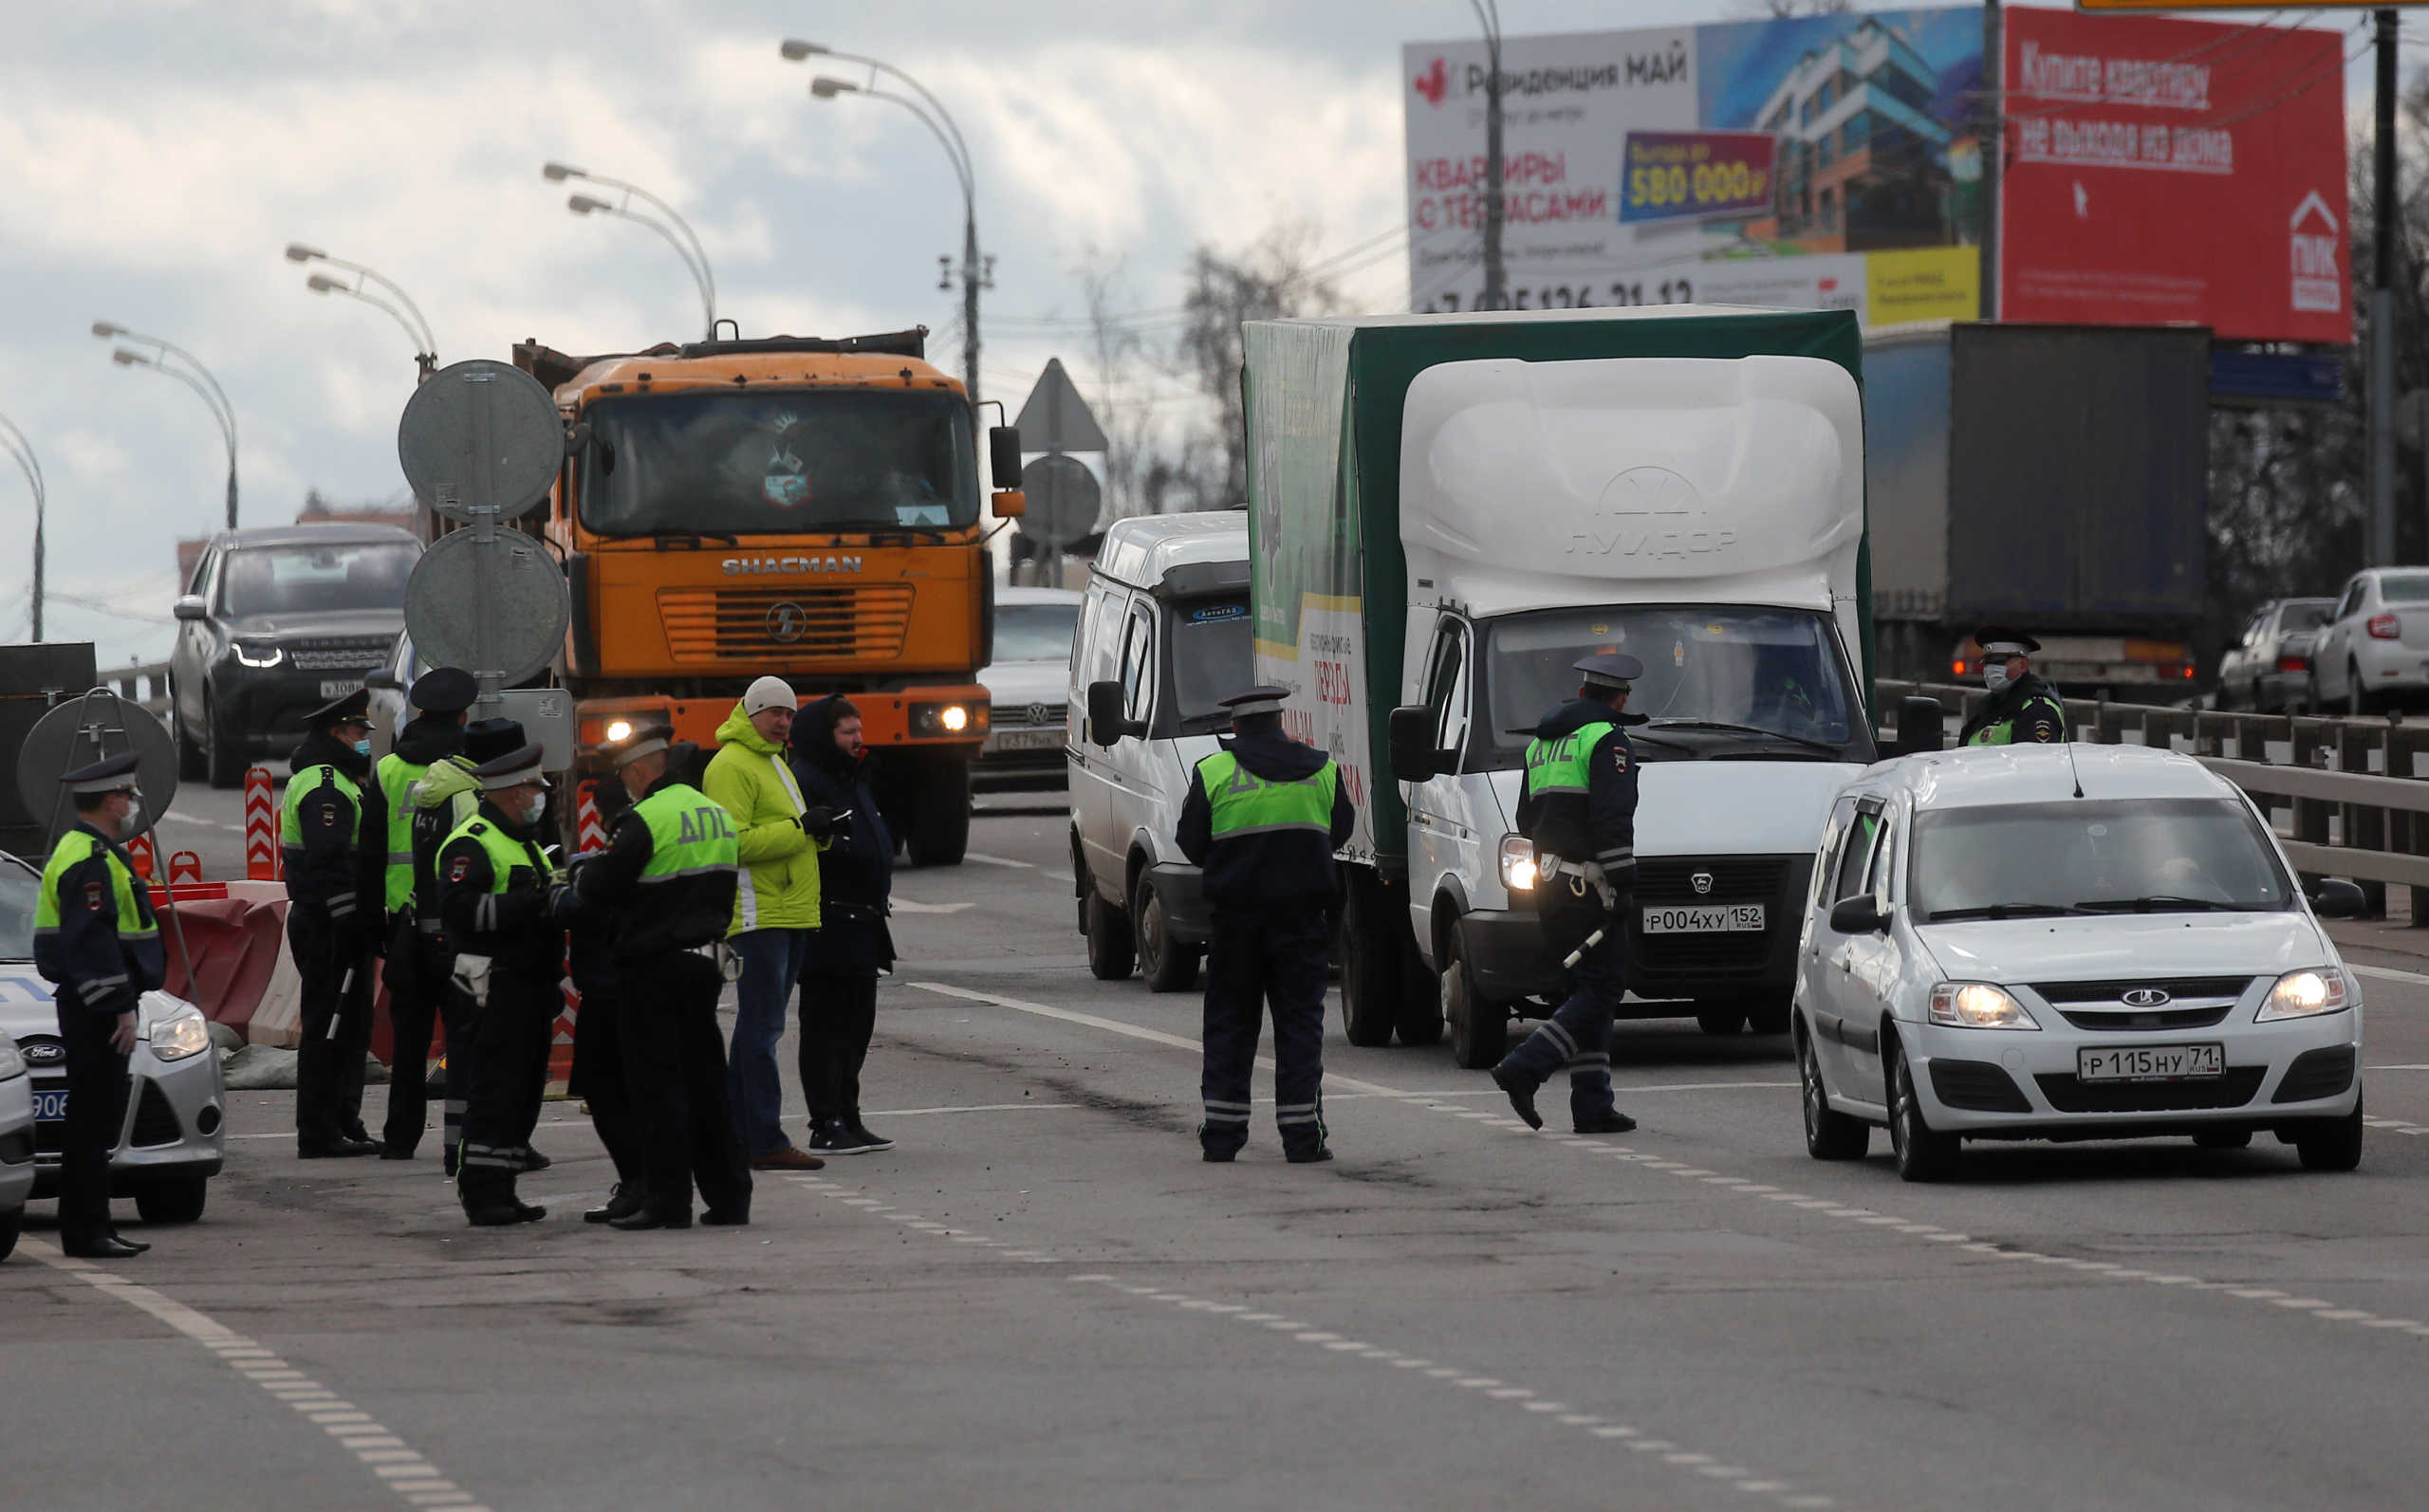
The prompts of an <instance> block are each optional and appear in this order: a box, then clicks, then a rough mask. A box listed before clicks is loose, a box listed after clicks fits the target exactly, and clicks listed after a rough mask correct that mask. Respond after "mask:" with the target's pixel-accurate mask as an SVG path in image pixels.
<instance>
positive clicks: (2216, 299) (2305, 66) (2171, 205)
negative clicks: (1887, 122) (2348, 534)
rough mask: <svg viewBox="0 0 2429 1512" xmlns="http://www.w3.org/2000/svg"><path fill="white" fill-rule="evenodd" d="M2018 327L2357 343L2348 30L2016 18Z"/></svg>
mask: <svg viewBox="0 0 2429 1512" xmlns="http://www.w3.org/2000/svg"><path fill="white" fill-rule="evenodd" d="M2006 29H2007V48H2006V52H2007V56H2006V96H2005V98H2006V101H2007V108H2006V122H2005V124H2006V133H2007V154H2006V157H2005V165H2004V167H2003V169H2002V171H2001V174H2000V178H1999V257H1998V272H1999V306H1998V312H1999V318H2000V319H2002V320H2008V321H2028V322H2030V321H2038V322H2050V323H2084V324H2096V325H2158V324H2169V323H2182V324H2192V325H2207V326H2210V327H2211V328H2212V329H2214V330H2215V331H2216V333H2217V334H2218V336H2219V337H2220V338H2222V339H2225V340H2233V341H2311V342H2322V343H2327V344H2336V345H2341V344H2344V343H2346V342H2349V341H2352V340H2353V312H2352V302H2351V300H2350V299H2349V298H2348V297H2347V295H2346V280H2347V270H2348V267H2349V257H2348V254H2349V251H2350V249H2349V246H2348V242H2347V234H2348V231H2347V226H2346V194H2345V185H2346V176H2345V175H2346V162H2345V56H2344V44H2345V38H2344V35H2343V34H2342V33H2341V32H2336V31H2327V30H2315V29H2296V30H2286V29H2282V28H2269V27H2258V26H2253V27H2239V26H2220V25H2217V24H2216V23H2212V22H2206V21H2168V20H2160V19H2156V18H2147V17H2142V16H2088V15H2078V14H2076V13H2074V12H2072V11H2068V10H2034V9H2011V10H2010V11H2009V12H2008V13H2007V28H2006Z"/></svg>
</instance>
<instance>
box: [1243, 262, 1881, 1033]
mask: <svg viewBox="0 0 2429 1512" xmlns="http://www.w3.org/2000/svg"><path fill="white" fill-rule="evenodd" d="M1245 338H1246V351H1247V371H1246V376H1245V389H1246V393H1247V399H1248V427H1249V499H1250V509H1249V515H1250V532H1251V552H1250V555H1251V560H1252V572H1253V580H1252V612H1253V614H1254V616H1255V623H1254V635H1255V642H1256V645H1255V649H1256V671H1257V676H1258V678H1259V680H1260V681H1266V682H1272V683H1277V684H1280V685H1282V686H1283V687H1286V688H1288V689H1289V690H1290V696H1289V702H1288V704H1287V705H1286V712H1285V716H1284V717H1285V719H1286V721H1287V723H1288V726H1289V728H1290V730H1291V732H1292V733H1293V734H1295V735H1297V736H1299V737H1300V738H1302V739H1306V740H1308V741H1310V742H1312V743H1314V744H1315V745H1317V746H1319V747H1323V748H1324V749H1326V750H1327V751H1329V752H1330V753H1331V754H1332V755H1333V757H1334V758H1335V759H1336V760H1337V761H1338V762H1339V763H1340V764H1341V766H1342V769H1343V780H1344V783H1345V784H1347V785H1348V788H1349V791H1350V793H1351V794H1352V796H1353V797H1354V798H1355V799H1356V801H1357V802H1358V805H1359V822H1358V830H1357V834H1356V835H1355V837H1354V838H1353V839H1352V840H1351V841H1350V843H1349V845H1348V846H1347V847H1346V848H1345V849H1344V852H1343V853H1342V858H1343V860H1344V862H1345V863H1346V866H1345V876H1346V882H1345V887H1344V898H1343V917H1342V942H1343V943H1342V950H1343V973H1342V977H1343V999H1344V1016H1345V1018H1346V1020H1347V1023H1346V1029H1347V1033H1348V1036H1349V1038H1350V1040H1351V1041H1352V1042H1355V1043H1359V1044H1381V1043H1384V1042H1388V1041H1389V1040H1390V1039H1391V1038H1392V1037H1393V1036H1394V1035H1395V1034H1397V1035H1398V1036H1399V1038H1400V1041H1401V1042H1404V1043H1427V1042H1433V1041H1436V1040H1437V1039H1439V1038H1440V1036H1441V1033H1442V1031H1443V1028H1444V1026H1445V1024H1446V1023H1447V1025H1448V1026H1449V1028H1450V1030H1451V1032H1452V1034H1453V1036H1454V1039H1455V1042H1456V1058H1457V1060H1458V1061H1459V1063H1460V1064H1462V1065H1467V1066H1482V1065H1489V1064H1491V1063H1492V1062H1493V1060H1497V1059H1498V1058H1499V1057H1500V1055H1501V1053H1502V1049H1503V1045H1504V1042H1505V1040H1506V1037H1507V1034H1508V1032H1509V1028H1510V1024H1511V1020H1512V1018H1513V1017H1530V1016H1540V1015H1542V1014H1545V1013H1548V1011H1549V1010H1550V1007H1551V1006H1553V1005H1555V1004H1556V999H1557V994H1558V993H1559V992H1560V991H1561V990H1562V987H1563V980H1562V979H1563V972H1562V970H1561V968H1560V966H1559V963H1558V962H1557V961H1555V960H1552V959H1551V958H1550V957H1549V956H1548V952H1547V951H1546V950H1544V948H1543V945H1542V940H1541V935H1540V931H1539V930H1538V928H1537V925H1536V920H1535V916H1534V913H1533V911H1532V907H1531V904H1532V892H1531V889H1532V884H1533V864H1532V853H1531V849H1530V846H1529V845H1528V842H1527V840H1526V838H1525V837H1524V836H1522V835H1519V834H1517V833H1516V823H1515V819H1516V814H1517V807H1518V797H1519V791H1520V784H1521V780H1522V766H1523V761H1524V754H1525V749H1526V745H1527V741H1528V739H1529V736H1530V733H1531V731H1532V728H1533V727H1534V725H1535V723H1536V721H1537V720H1538V719H1539V718H1540V717H1541V716H1542V714H1543V713H1544V712H1545V711H1547V710H1549V709H1551V708H1553V707H1554V706H1555V705H1557V704H1559V703H1561V702H1562V701H1563V700H1564V699H1566V698H1567V697H1569V696H1570V695H1571V694H1572V693H1573V691H1575V688H1576V685H1577V682H1578V678H1577V675H1576V673H1574V672H1572V671H1571V664H1572V663H1573V662H1575V661H1576V660H1577V659H1578V658H1579V657H1581V656H1585V655H1591V654H1594V653H1597V652H1624V653H1626V654H1628V655H1634V656H1636V657H1638V658H1639V659H1640V660H1641V661H1642V662H1643V663H1644V665H1645V675H1644V678H1643V680H1642V681H1641V682H1639V683H1638V684H1637V686H1636V690H1635V694H1634V697H1633V699H1632V701H1631V702H1630V704H1629V706H1628V708H1629V712H1630V714H1631V715H1636V716H1643V717H1644V720H1645V722H1644V723H1641V724H1638V725H1636V726H1635V727H1634V728H1632V729H1631V730H1630V735H1631V738H1632V739H1633V741H1634V742H1635V746H1636V749H1637V752H1638V755H1639V758H1640V761H1641V772H1642V777H1641V802H1640V806H1639V809H1638V813H1637V835H1636V847H1637V856H1638V857H1639V863H1638V884H1637V894H1636V902H1635V909H1634V913H1633V914H1632V916H1631V917H1629V918H1628V919H1627V920H1626V924H1627V927H1628V931H1629V936H1630V951H1629V953H1630V958H1631V967H1630V981H1631V999H1632V1001H1631V1004H1630V1006H1629V1010H1628V1011H1629V1012H1631V1013H1632V1014H1635V1015H1638V1016H1643V1017H1666V1016H1673V1015H1677V1016H1686V1015H1693V1016H1694V1017H1695V1018H1696V1019H1697V1021H1698V1022H1699V1023H1701V1024H1702V1026H1703V1027H1704V1028H1705V1029H1706V1030H1707V1031H1710V1032H1713V1033H1735V1032H1738V1031H1739V1030H1741V1029H1743V1028H1745V1027H1746V1026H1747V1025H1748V1024H1749V1023H1752V1026H1753V1027H1754V1028H1755V1029H1756V1030H1758V1031H1761V1032H1780V1031H1783V1030H1785V1029H1786V1027H1787V1024H1788V1012H1789V995H1790V993H1791V991H1792V988H1793V983H1794V968H1795V958H1796V951H1797V949H1798V937H1797V936H1798V926H1799V914H1800V907H1799V905H1800V903H1801V901H1802V900H1803V899H1804V897H1805V895H1806V892H1807V883H1808V878H1809V877H1810V876H1811V870H1812V865H1813V852H1814V847H1815V845H1816V843H1817V842H1818V840H1819V839H1820V836H1821V832H1822V826H1823V821H1824V820H1825V818H1826V815H1827V812H1828V807H1829V802H1830V797H1831V795H1832V794H1833V793H1835V792H1836V791H1837V790H1838V788H1839V787H1840V786H1841V784H1844V783H1845V782H1846V781H1847V779H1848V778H1849V777H1851V776H1853V775H1854V774H1855V773H1856V772H1858V771H1860V770H1862V769H1863V766H1865V765H1868V764H1870V763H1871V762H1872V761H1874V760H1875V759H1876V758H1877V755H1878V753H1877V752H1876V749H1875V747H1874V740H1873V726H1872V721H1871V719H1870V718H1869V717H1868V713H1867V696H1866V695H1867V691H1868V684H1867V681H1866V679H1867V677H1868V675H1869V666H1868V661H1869V656H1868V654H1867V647H1868V640H1869V631H1870V627H1869V624H1868V622H1867V619H1866V617H1865V614H1864V612H1863V609H1864V587H1863V553H1864V512H1863V414H1862V406H1861V400H1860V396H1859V392H1858V375H1859V371H1860V363H1861V359H1862V341H1861V339H1860V335H1859V332H1858V330H1857V326H1856V323H1855V319H1854V317H1853V316H1852V315H1851V314H1848V313H1846V312H1844V311H1785V310H1752V309H1734V308H1720V307H1707V306H1694V305H1684V306H1669V307H1657V308H1616V309H1589V310H1528V311H1494V312H1486V313H1480V314H1461V315H1408V316H1382V317H1364V318H1356V319H1341V320H1309V321H1274V322H1256V323H1250V324H1248V325H1247V326H1246V327H1245ZM1387 756H1388V760H1387Z"/></svg>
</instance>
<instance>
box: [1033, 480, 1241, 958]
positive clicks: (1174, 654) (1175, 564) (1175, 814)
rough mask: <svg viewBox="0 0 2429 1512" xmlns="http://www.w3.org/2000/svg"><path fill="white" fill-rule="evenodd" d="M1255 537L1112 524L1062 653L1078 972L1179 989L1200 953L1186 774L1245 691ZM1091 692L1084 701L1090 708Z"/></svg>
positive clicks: (1167, 525) (1212, 521)
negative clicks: (1183, 820) (1186, 839)
mask: <svg viewBox="0 0 2429 1512" xmlns="http://www.w3.org/2000/svg"><path fill="white" fill-rule="evenodd" d="M1251 663H1252V657H1251V654H1250V645H1249V526H1248V517H1247V516H1246V515H1245V514H1244V513H1241V512H1239V511H1236V510H1223V511H1219V512H1209V513H1202V514H1180V515H1157V516H1148V517H1142V518H1139V519H1133V520H1122V521H1119V522H1117V523H1116V524H1115V525H1114V526H1113V528H1112V529H1110V530H1108V531H1107V532H1105V538H1104V544H1103V547H1102V548H1101V549H1100V550H1099V551H1098V552H1097V560H1096V567H1095V570H1094V571H1093V572H1092V573H1090V575H1089V578H1088V592H1087V601H1086V602H1085V604H1084V605H1082V606H1081V610H1080V632H1079V635H1078V636H1075V637H1074V638H1073V640H1072V642H1071V687H1070V696H1069V699H1068V701H1067V707H1068V709H1069V710H1070V718H1071V721H1072V724H1071V737H1070V745H1069V755H1068V760H1069V765H1070V789H1071V878H1072V893H1073V895H1074V896H1075V897H1076V898H1077V899H1078V900H1079V924H1080V932H1081V933H1082V934H1084V935H1085V936H1087V941H1088V969H1089V970H1090V971H1092V972H1094V973H1095V974H1096V976H1097V977H1098V978H1099V979H1101V980H1103V981H1107V982H1114V981H1120V980H1121V979H1122V978H1123V977H1126V976H1128V975H1129V974H1130V972H1131V969H1132V968H1133V966H1134V965H1135V966H1136V967H1137V968H1139V970H1140V974H1141V975H1143V976H1144V977H1145V978H1146V979H1147V986H1149V987H1151V988H1153V989H1154V990H1156V991H1158V992H1180V991H1186V990H1187V989H1188V988H1189V987H1191V986H1194V985H1195V984H1196V981H1197V963H1198V961H1199V959H1200V958H1201V957H1202V956H1203V955H1204V954H1205V950H1206V935H1207V925H1208V919H1207V910H1206V902H1205V896H1204V894H1203V893H1202V892H1201V891H1200V889H1199V884H1198V875H1197V868H1196V867H1195V866H1193V865H1191V864H1190V863H1189V862H1188V861H1187V860H1186V859H1184V858H1183V857H1182V856H1181V854H1180V849H1179V847H1178V846H1177V844H1175V843H1174V840H1173V831H1174V829H1175V827H1176V826H1177V824H1178V823H1179V821H1180V805H1181V802H1182V800H1184V799H1185V798H1187V797H1188V795H1189V779H1190V773H1191V771H1192V770H1193V769H1194V768H1195V767H1196V765H1197V764H1198V763H1199V762H1200V761H1203V760H1204V759H1205V758H1206V757H1208V756H1211V755H1213V754H1214V750H1215V744H1214V737H1215V736H1216V735H1218V734H1221V733H1223V732H1225V731H1227V730H1229V729H1230V728H1231V718H1230V715H1229V714H1228V713H1226V712H1225V710H1223V709H1222V708H1221V707H1220V706H1219V705H1217V704H1216V702H1215V700H1217V699H1219V698H1227V697H1229V696H1231V695H1232V694H1233V693H1235V692H1238V691H1240V690H1241V689H1243V688H1246V687H1247V686H1249V684H1250V682H1251V680H1252V665H1251ZM1091 690H1094V696H1093V698H1092V697H1091Z"/></svg>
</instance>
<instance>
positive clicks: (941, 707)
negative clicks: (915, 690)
mask: <svg viewBox="0 0 2429 1512" xmlns="http://www.w3.org/2000/svg"><path fill="white" fill-rule="evenodd" d="M986 728H987V706H986V705H984V704H980V705H978V706H976V707H974V708H973V707H972V706H971V705H969V704H913V705H912V706H911V733H913V734H914V735H958V734H961V733H963V732H964V731H966V730H979V731H982V732H983V731H984V730H985V729H986Z"/></svg>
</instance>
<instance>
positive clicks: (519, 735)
mask: <svg viewBox="0 0 2429 1512" xmlns="http://www.w3.org/2000/svg"><path fill="white" fill-rule="evenodd" d="M524 739H525V736H524V733H523V726H522V723H521V722H520V721H518V720H512V719H476V720H473V722H472V723H471V724H469V725H467V726H465V727H464V757H465V759H466V760H467V761H470V762H471V763H472V764H473V765H475V766H478V765H480V764H481V763H483V762H493V761H495V760H497V759H498V758H499V757H501V756H503V755H505V754H506V753H507V752H508V751H510V750H515V749H518V748H520V747H521V746H522V745H523V742H524Z"/></svg>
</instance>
